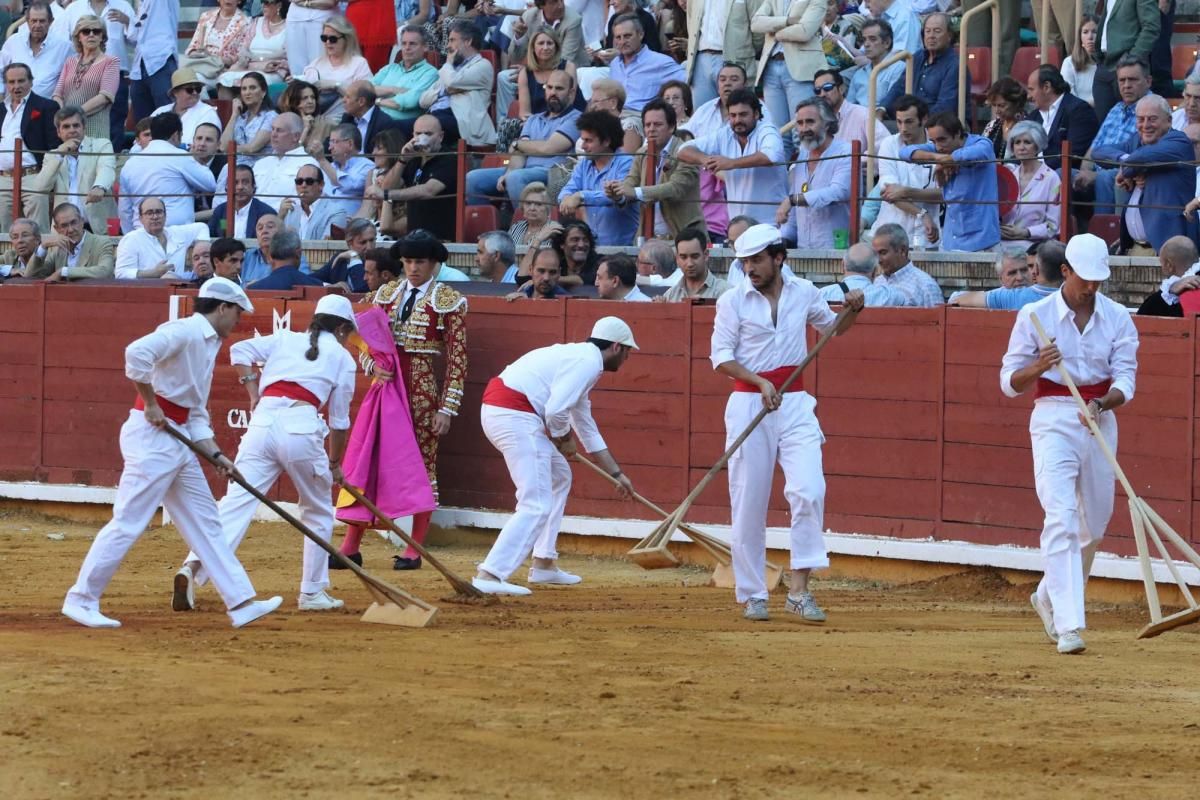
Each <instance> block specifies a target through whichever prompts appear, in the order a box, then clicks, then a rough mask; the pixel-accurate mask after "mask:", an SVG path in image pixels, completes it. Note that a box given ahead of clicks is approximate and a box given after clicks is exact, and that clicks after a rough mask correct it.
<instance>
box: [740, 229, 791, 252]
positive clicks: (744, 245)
mask: <svg viewBox="0 0 1200 800" xmlns="http://www.w3.org/2000/svg"><path fill="white" fill-rule="evenodd" d="M773 244H783V235H782V234H780V232H779V228H776V227H775V226H774V225H751V226H750V227H749V228H747V229H746V232H745V233H743V234H742V235H741V236H739V237H738V240H737V244H736V245H735V246H734V251H733V254H734V255H735V256H737V257H738V258H746V257H747V256H753V255H758V254H759V253H761V252H762V251H763V250H766V249H767V248H768V247H770V246H771V245H773Z"/></svg>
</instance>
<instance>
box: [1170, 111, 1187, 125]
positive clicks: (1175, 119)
mask: <svg viewBox="0 0 1200 800" xmlns="http://www.w3.org/2000/svg"><path fill="white" fill-rule="evenodd" d="M1187 126H1188V118H1187V109H1186V108H1184V107H1183V106H1180V107H1179V108H1177V109H1175V110H1174V111H1173V112H1171V128H1172V129H1174V130H1177V131H1181V130H1183V129H1185V128H1186V127H1187Z"/></svg>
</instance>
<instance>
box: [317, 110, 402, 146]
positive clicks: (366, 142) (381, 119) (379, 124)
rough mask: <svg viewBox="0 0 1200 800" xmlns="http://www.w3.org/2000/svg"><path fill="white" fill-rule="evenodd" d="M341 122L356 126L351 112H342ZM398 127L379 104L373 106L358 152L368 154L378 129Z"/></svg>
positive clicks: (398, 123)
mask: <svg viewBox="0 0 1200 800" xmlns="http://www.w3.org/2000/svg"><path fill="white" fill-rule="evenodd" d="M342 124H343V125H353V126H354V127H356V128H357V127H358V120H356V119H355V118H354V115H353V114H342ZM398 127H400V122H399V121H398V120H394V119H392V118H391V117H390V116H389V115H388V113H387V112H386V111H384V110H383V109H382V108H380V107H379V106H375V111H374V112H373V113H372V114H371V120H370V122H368V123H367V135H366V136H364V137H363V143H362V150H361V151H360V152H362V153H363V154H365V155H368V156H369V155H370V154H371V148H372V147H373V146H374V143H375V134H377V133H379V132H380V131H386V130H388V129H389V128H398ZM326 149H328V148H326Z"/></svg>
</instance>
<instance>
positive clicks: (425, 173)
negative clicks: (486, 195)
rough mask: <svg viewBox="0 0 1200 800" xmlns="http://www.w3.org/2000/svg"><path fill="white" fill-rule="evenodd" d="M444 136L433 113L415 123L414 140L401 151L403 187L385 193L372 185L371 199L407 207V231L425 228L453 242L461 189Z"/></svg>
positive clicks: (409, 141)
mask: <svg viewBox="0 0 1200 800" xmlns="http://www.w3.org/2000/svg"><path fill="white" fill-rule="evenodd" d="M444 137H445V134H444V132H443V131H442V123H441V122H440V121H439V120H438V118H437V117H435V116H433V115H432V114H426V115H424V116H422V117H418V118H417V121H416V122H415V123H413V137H412V138H411V139H409V140H408V143H407V144H405V145H404V147H403V148H401V150H400V157H401V158H403V159H404V162H405V166H404V173H403V175H402V179H403V181H404V186H403V187H402V188H400V189H388V190H386V191H385V190H383V189H380V188H379V187H378V186H369V187H367V190H366V192H365V194H366V196H367V197H368V198H372V199H375V200H385V201H387V202H389V203H401V202H402V203H405V204H406V206H407V213H406V218H407V220H408V227H407V230H410V231H415V230H417V229H418V228H423V229H425V230H427V231H429V232H430V233H432V234H433V235H435V236H437V237H438V238H439V239H442V240H449V241H453V240H454V234H455V231H454V220H455V204H454V199H455V198H454V193H455V187H457V186H458V160H457V158H456V157H455V155H454V154H453V153H442V152H441V151H442V149H443V147H442V141H443V139H444Z"/></svg>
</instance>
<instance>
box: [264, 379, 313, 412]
mask: <svg viewBox="0 0 1200 800" xmlns="http://www.w3.org/2000/svg"><path fill="white" fill-rule="evenodd" d="M262 396H263V397H288V398H291V399H292V400H299V401H300V402H302V403H309V404H311V405H312V407H313V408H320V407H321V401H320V400H319V399H318V398H317V396H316V395H315V394H313V393H312V392H310V391H309V390H308V389H305V388H304V387H303V386H301V385H300V384H298V383H292V382H291V381H276V382H275V383H272V384H271V385H270V386H268V387H267V388H266V389H263V393H262Z"/></svg>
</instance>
